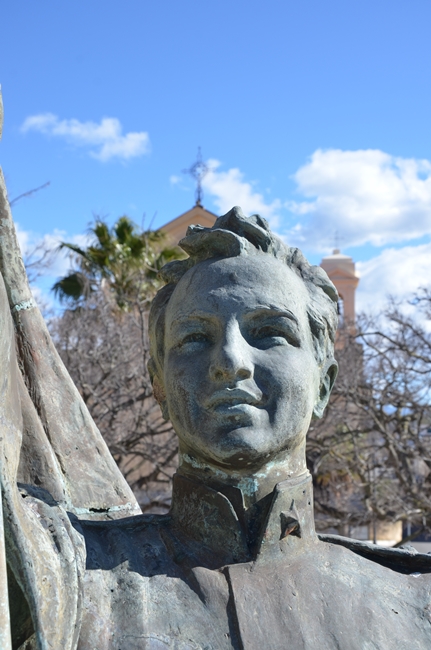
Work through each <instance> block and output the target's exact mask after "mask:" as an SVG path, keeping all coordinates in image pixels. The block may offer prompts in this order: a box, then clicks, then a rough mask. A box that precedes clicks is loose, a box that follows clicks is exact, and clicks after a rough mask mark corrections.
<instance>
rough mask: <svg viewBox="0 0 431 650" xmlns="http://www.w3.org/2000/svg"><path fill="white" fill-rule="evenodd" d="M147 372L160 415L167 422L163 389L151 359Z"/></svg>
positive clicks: (166, 407) (166, 406) (167, 415)
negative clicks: (160, 410) (160, 411)
mask: <svg viewBox="0 0 431 650" xmlns="http://www.w3.org/2000/svg"><path fill="white" fill-rule="evenodd" d="M148 370H149V373H150V379H151V384H152V386H153V394H154V397H155V398H156V400H157V402H158V404H159V406H160V408H161V409H162V415H163V417H164V419H165V420H169V411H168V404H167V401H166V393H165V387H164V385H163V382H162V381H161V379H160V377H159V374H158V372H157V368H156V364H155V363H154V361H153V359H150V360H149V362H148Z"/></svg>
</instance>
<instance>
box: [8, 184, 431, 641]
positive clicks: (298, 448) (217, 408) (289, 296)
mask: <svg viewBox="0 0 431 650" xmlns="http://www.w3.org/2000/svg"><path fill="white" fill-rule="evenodd" d="M2 197H3V198H2V199H1V203H0V251H1V252H0V270H1V273H2V275H3V278H4V281H5V282H4V284H5V285H6V287H5V286H4V284H3V281H2V279H1V276H0V327H1V338H0V368H1V376H0V432H1V435H0V438H1V444H2V447H1V462H2V464H1V481H2V483H1V487H2V496H3V510H4V539H5V542H6V544H5V547H6V550H5V554H6V559H7V563H8V575H9V596H8V598H9V609H10V627H11V630H12V639H13V641H12V647H13V648H22V650H32V649H36V648H37V650H48V649H51V650H52V649H54V650H60V649H61V650H63V649H68V650H69V649H70V650H94V649H95V648H96V649H97V650H138V649H139V650H166V649H172V650H225V649H226V650H227V649H232V648H234V649H236V650H240V649H241V650H257V649H259V650H263V649H264V650H285V649H286V650H287V649H289V650H290V649H293V650H301V649H307V650H317V649H319V650H334V649H335V648H340V649H342V650H371V649H376V650H389V649H392V648H395V647H396V648H398V649H399V650H407V649H408V650H412V649H415V650H419V649H421V650H422V649H424V648H427V647H429V646H430V644H431V597H430V592H431V579H430V577H429V575H427V574H429V573H430V572H431V559H430V558H429V557H428V556H424V555H419V554H417V555H414V554H413V553H410V552H408V551H406V550H392V549H390V550H386V549H381V548H379V547H375V546H373V545H370V544H366V543H361V542H355V541H353V540H348V539H345V538H341V537H336V536H333V537H331V536H326V537H323V536H320V537H319V536H318V535H317V534H316V533H315V530H314V520H313V496H312V484H311V477H310V474H309V473H308V471H307V468H306V465H305V437H306V433H307V430H308V427H309V424H310V420H311V418H312V417H319V416H321V414H322V412H323V410H324V408H325V405H326V403H327V401H328V398H329V395H330V392H331V388H332V385H333V382H334V380H335V377H336V372H337V364H336V362H335V360H334V357H333V350H334V338H335V331H336V326H337V315H336V303H337V293H336V290H335V288H334V286H333V285H332V284H331V282H330V281H329V279H328V278H327V276H326V274H325V273H324V271H323V270H322V269H320V268H319V267H313V266H310V265H309V264H308V262H307V261H306V260H305V258H304V257H303V256H302V254H301V253H300V252H299V251H298V250H297V249H292V248H289V247H288V246H286V245H285V244H284V243H283V242H282V241H281V240H279V239H278V238H277V237H276V236H275V235H273V234H272V233H271V232H270V230H269V228H268V225H267V224H266V222H265V221H264V220H263V219H261V218H260V217H258V216H257V215H255V216H253V217H251V218H250V219H247V218H246V217H244V215H243V214H242V212H241V210H240V209H239V208H233V209H232V210H231V211H230V212H229V213H228V214H226V215H224V216H223V217H220V218H219V219H217V221H216V223H215V224H214V226H213V228H210V229H207V228H201V227H199V226H196V227H193V228H191V229H189V232H188V234H187V237H186V238H185V239H184V240H183V241H182V242H181V246H182V247H183V248H184V250H185V251H186V252H187V253H188V254H189V258H188V259H186V260H182V261H176V262H173V263H171V264H169V265H167V266H166V267H165V269H164V270H163V275H164V278H165V280H166V282H167V284H166V286H165V287H164V288H163V289H161V290H160V291H159V293H158V295H157V296H156V298H155V300H154V302H153V306H152V309H151V315H150V336H151V355H152V359H151V362H150V371H151V375H152V380H153V386H154V392H155V395H156V397H157V399H158V401H159V403H160V405H161V408H162V411H163V413H164V415H165V417H166V418H170V419H171V421H172V423H173V425H174V427H175V430H176V432H177V434H178V437H179V443H180V466H179V469H178V472H177V473H176V475H175V477H174V487H173V503H172V508H171V511H170V513H169V514H168V515H163V516H162V515H149V516H144V515H141V514H139V512H138V510H137V507H136V502H135V501H134V498H133V495H132V494H131V493H130V491H129V490H128V488H127V486H126V485H125V483H124V482H123V481H122V479H121V476H120V475H119V472H118V470H117V469H116V467H115V464H114V463H113V462H112V459H110V457H109V453H108V452H107V449H106V446H105V445H104V443H103V441H102V440H101V437H100V434H99V433H98V432H97V430H96V429H95V427H94V425H93V424H92V422H91V418H90V417H89V415H88V413H87V411H86V409H85V407H84V405H83V403H82V401H81V400H80V397H79V395H78V394H77V393H76V392H74V388H73V386H72V385H71V382H70V380H69V378H68V376H67V373H66V371H65V369H64V367H63V366H62V364H61V361H60V360H59V358H58V355H56V353H55V350H54V348H53V346H52V342H51V340H50V338H49V335H48V333H47V331H46V328H45V326H44V324H43V321H42V319H41V316H40V313H39V311H38V310H37V308H36V307H35V305H34V303H33V302H32V299H31V294H30V293H29V290H28V286H27V285H26V282H25V276H24V273H23V268H22V262H21V260H20V257H19V253H18V249H17V247H16V241H15V240H14V235H13V230H12V229H13V226H12V222H11V217H10V213H9V212H8V206H7V200H6V196H5V193H4V188H3V195H2ZM11 312H12V316H11ZM12 317H13V318H14V320H15V331H14V328H13V324H12ZM15 337H16V339H17V342H18V358H19V363H18V361H17V358H16V355H15V344H14V339H15ZM2 557H3V558H4V552H3V556H2V548H1V539H0V571H1V569H2V566H3V565H2ZM6 598H7V594H5V593H4V591H3V592H1V593H0V621H1V623H2V626H3V627H2V634H3V637H0V639H1V640H2V644H3V645H2V646H1V647H2V648H5V650H7V649H8V647H11V646H8V645H7V643H8V640H7V628H8V620H7V619H8V615H7V602H6V600H5V599H6Z"/></svg>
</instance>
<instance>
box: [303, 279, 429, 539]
mask: <svg viewBox="0 0 431 650" xmlns="http://www.w3.org/2000/svg"><path fill="white" fill-rule="evenodd" d="M410 304H411V305H414V307H415V310H414V313H413V314H411V315H410V316H407V315H406V312H405V310H403V309H402V306H401V305H398V304H396V303H395V302H393V301H392V302H391V303H390V304H389V306H388V308H387V309H386V311H385V312H384V314H382V315H381V316H380V318H378V319H371V318H366V317H362V318H361V319H360V320H359V322H358V327H357V331H356V333H355V334H352V333H349V332H348V331H343V330H341V331H340V333H339V339H338V342H337V348H338V355H337V357H338V360H339V363H340V373H339V378H338V379H337V382H336V385H335V389H334V392H333V395H332V398H331V401H330V404H329V407H328V409H327V412H326V414H325V417H324V419H323V420H321V421H319V422H315V423H313V426H312V428H311V431H310V434H309V441H308V461H309V466H310V469H311V471H312V473H313V475H314V479H315V485H316V497H317V498H316V511H317V519H318V522H319V524H320V526H321V527H322V528H327V527H329V526H333V527H336V528H338V529H340V528H344V530H346V528H348V527H351V526H358V525H364V524H372V523H373V522H375V521H386V522H387V521H392V522H396V521H403V522H411V523H413V524H414V525H416V527H417V532H418V533H419V532H421V531H422V530H430V527H431V484H430V482H429V480H428V478H429V474H430V472H431V334H430V327H429V326H430V323H431V294H430V292H427V291H422V292H420V294H418V295H417V296H416V297H415V298H414V300H413V301H411V303H410ZM404 541H405V540H404Z"/></svg>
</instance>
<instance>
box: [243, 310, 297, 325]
mask: <svg viewBox="0 0 431 650" xmlns="http://www.w3.org/2000/svg"><path fill="white" fill-rule="evenodd" d="M260 316H269V317H271V316H275V317H277V316H278V317H280V316H281V317H285V318H288V319H289V320H291V321H293V322H294V323H295V325H296V327H297V328H298V329H300V325H299V320H298V318H297V317H296V316H295V314H294V313H293V312H291V311H290V310H289V309H282V308H280V307H277V306H275V305H274V306H272V305H271V306H269V307H263V306H262V307H257V308H256V307H255V308H253V309H251V310H250V311H249V312H248V313H247V318H248V319H250V320H253V319H255V318H259V317H260Z"/></svg>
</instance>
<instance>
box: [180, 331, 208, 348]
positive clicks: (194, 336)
mask: <svg viewBox="0 0 431 650" xmlns="http://www.w3.org/2000/svg"><path fill="white" fill-rule="evenodd" d="M209 340H210V338H209V336H208V334H205V333H204V332H192V333H191V334H187V336H185V337H184V338H183V339H182V341H181V344H180V345H181V346H183V345H187V344H192V343H207V342H208V341H209Z"/></svg>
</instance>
